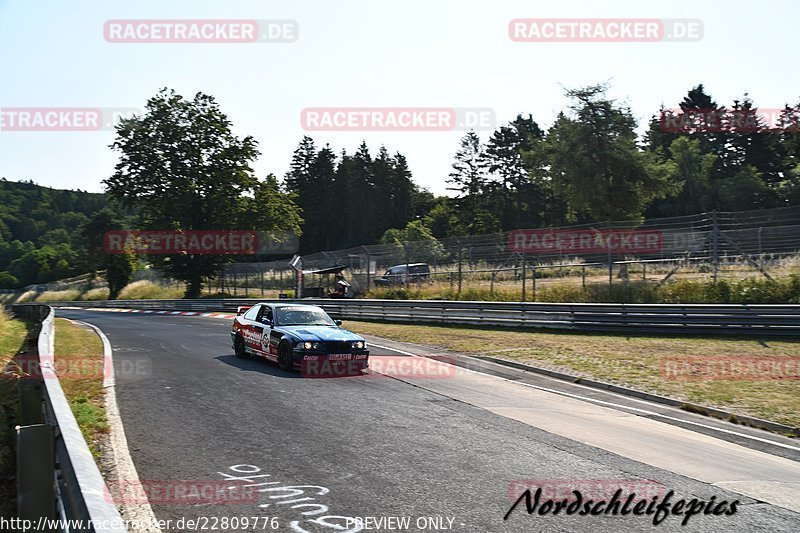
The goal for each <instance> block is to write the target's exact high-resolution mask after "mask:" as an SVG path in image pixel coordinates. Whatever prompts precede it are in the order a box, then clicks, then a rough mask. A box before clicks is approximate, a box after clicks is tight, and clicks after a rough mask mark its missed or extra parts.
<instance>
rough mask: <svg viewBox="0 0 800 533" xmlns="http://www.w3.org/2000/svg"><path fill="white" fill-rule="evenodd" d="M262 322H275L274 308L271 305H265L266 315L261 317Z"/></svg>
mask: <svg viewBox="0 0 800 533" xmlns="http://www.w3.org/2000/svg"><path fill="white" fill-rule="evenodd" d="M261 322H263V323H265V324H266V323H267V322H269V323H270V324H273V323H274V318H273V314H272V308H271V307H265V308H264V315H263V316H262V317H261Z"/></svg>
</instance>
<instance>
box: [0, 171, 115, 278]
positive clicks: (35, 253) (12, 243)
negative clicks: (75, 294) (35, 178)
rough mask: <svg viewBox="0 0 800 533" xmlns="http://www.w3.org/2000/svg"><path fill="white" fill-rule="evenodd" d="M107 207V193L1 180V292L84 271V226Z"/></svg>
mask: <svg viewBox="0 0 800 533" xmlns="http://www.w3.org/2000/svg"><path fill="white" fill-rule="evenodd" d="M107 206H108V201H107V198H106V195H104V194H98V193H89V192H84V191H79V190H78V191H72V190H62V189H52V188H50V187H42V186H41V185H36V184H35V183H33V182H32V181H22V182H15V181H8V180H6V179H5V178H0V288H15V287H19V286H24V285H29V284H31V283H44V282H47V281H52V280H55V279H60V278H64V277H68V276H71V275H75V274H82V273H84V272H85V271H86V243H85V242H83V240H84V239H83V238H82V235H81V227H82V225H83V224H85V223H86V222H87V221H88V220H89V218H90V217H91V216H92V215H93V214H94V213H96V212H97V211H100V210H101V209H103V208H104V207H107Z"/></svg>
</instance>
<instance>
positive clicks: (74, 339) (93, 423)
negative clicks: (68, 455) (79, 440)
mask: <svg viewBox="0 0 800 533" xmlns="http://www.w3.org/2000/svg"><path fill="white" fill-rule="evenodd" d="M55 326H56V341H55V364H56V371H57V372H58V375H59V381H60V382H61V387H62V388H63V389H64V394H65V395H66V397H67V401H69V404H70V407H71V408H72V412H73V413H74V415H75V419H76V420H77V421H78V426H80V428H81V432H82V433H83V437H84V438H85V439H86V442H87V443H88V444H89V449H90V450H91V451H92V455H94V456H95V458H97V457H98V446H97V445H98V442H99V441H100V439H101V438H102V437H103V436H104V435H105V434H106V433H108V430H109V427H108V420H107V418H106V411H105V390H104V389H103V376H104V373H103V362H104V361H103V343H102V341H101V340H100V337H98V336H97V334H96V333H95V332H94V331H92V330H91V329H88V328H85V327H83V326H79V325H77V324H74V323H72V322H70V321H68V320H65V319H63V318H57V319H56V322H55Z"/></svg>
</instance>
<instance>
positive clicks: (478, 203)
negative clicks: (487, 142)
mask: <svg viewBox="0 0 800 533" xmlns="http://www.w3.org/2000/svg"><path fill="white" fill-rule="evenodd" d="M483 150H484V148H483V144H482V143H481V140H480V137H478V134H477V133H475V132H474V131H469V132H467V134H466V135H464V136H463V137H462V138H461V142H460V148H459V150H458V152H456V155H455V158H454V159H455V160H454V161H453V171H452V172H451V173H450V179H448V180H447V182H448V183H449V184H451V186H450V187H448V190H451V191H456V192H457V193H458V197H457V198H458V204H459V207H460V210H459V218H460V219H462V220H463V226H464V228H465V229H466V230H467V232H469V233H470V234H474V233H476V232H477V231H478V230H479V225H478V224H477V223H476V221H477V220H478V219H479V217H480V215H479V212H480V211H483V205H482V204H483V201H482V200H483V196H484V193H485V192H487V191H486V187H487V177H486V168H485V166H486V163H485V160H484V151H483Z"/></svg>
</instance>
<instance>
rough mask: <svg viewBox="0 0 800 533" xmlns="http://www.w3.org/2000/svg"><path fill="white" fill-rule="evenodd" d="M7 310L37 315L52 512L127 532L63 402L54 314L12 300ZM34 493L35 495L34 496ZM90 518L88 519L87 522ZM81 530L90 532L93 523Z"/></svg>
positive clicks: (28, 316)
mask: <svg viewBox="0 0 800 533" xmlns="http://www.w3.org/2000/svg"><path fill="white" fill-rule="evenodd" d="M12 311H13V312H14V313H15V314H16V315H18V316H20V317H22V318H26V319H28V320H31V321H39V320H41V331H40V333H39V340H38V350H39V366H40V368H41V374H42V378H43V379H42V380H41V381H42V385H41V386H42V400H43V410H44V422H45V424H46V425H49V426H50V427H51V428H52V431H53V437H54V445H55V446H54V448H55V467H56V470H55V472H53V477H52V478H51V483H53V482H55V486H56V495H57V506H56V507H57V512H58V515H59V518H62V519H65V520H82V521H83V522H84V524H91V523H97V524H106V525H111V524H113V525H115V527H105V528H103V529H102V531H103V532H104V533H105V532H109V533H110V532H120V533H122V532H124V531H127V530H126V529H124V528H123V527H121V525H122V524H123V521H122V518H121V516H120V514H119V511H118V510H117V508H116V506H115V505H114V504H113V503H112V502H109V501H108V499H107V498H106V497H105V495H106V494H107V492H106V485H105V481H104V480H103V477H102V475H101V474H100V470H99V469H98V468H97V464H96V463H95V460H94V457H93V456H92V453H91V451H89V446H88V445H87V444H86V441H85V440H84V438H83V434H82V433H81V430H80V428H79V427H78V423H77V421H76V420H75V416H74V415H73V413H72V409H71V408H70V406H69V402H68V401H67V398H66V397H65V396H64V391H63V389H62V388H61V383H60V382H59V381H58V379H57V376H56V373H55V370H54V369H55V366H54V341H55V325H54V316H55V313H54V311H53V309H52V308H51V307H48V306H46V305H35V304H34V305H30V304H25V305H22V304H21V305H15V306H12ZM34 497H35V496H34ZM89 521H92V522H89ZM81 531H87V532H94V531H96V530H95V529H94V528H93V527H91V526H90V527H89V528H84V529H82V530H81Z"/></svg>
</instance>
